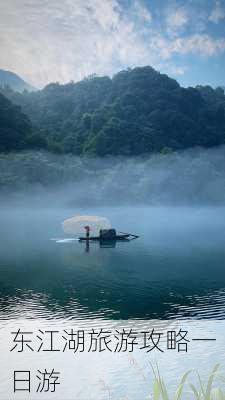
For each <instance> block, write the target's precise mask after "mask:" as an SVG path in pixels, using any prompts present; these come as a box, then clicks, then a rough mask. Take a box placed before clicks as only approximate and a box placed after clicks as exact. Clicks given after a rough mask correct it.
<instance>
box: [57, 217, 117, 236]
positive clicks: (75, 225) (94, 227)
mask: <svg viewBox="0 0 225 400" xmlns="http://www.w3.org/2000/svg"><path fill="white" fill-rule="evenodd" d="M62 225H63V230H64V232H65V233H68V234H73V235H84V234H86V232H85V226H87V225H88V226H89V227H90V234H91V236H93V235H98V234H99V230H100V229H110V228H111V224H110V222H109V220H108V219H107V218H104V217H98V216H94V215H75V216H74V217H71V218H68V219H66V220H65V221H64V222H63V224H62Z"/></svg>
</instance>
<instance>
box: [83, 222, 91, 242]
mask: <svg viewBox="0 0 225 400" xmlns="http://www.w3.org/2000/svg"><path fill="white" fill-rule="evenodd" d="M84 229H85V230H86V239H87V240H88V239H89V237H90V230H91V229H90V226H89V225H86V226H85V227H84Z"/></svg>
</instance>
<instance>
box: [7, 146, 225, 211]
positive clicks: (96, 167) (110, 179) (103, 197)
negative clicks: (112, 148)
mask: <svg viewBox="0 0 225 400" xmlns="http://www.w3.org/2000/svg"><path fill="white" fill-rule="evenodd" d="M224 156H225V147H224V146H221V147H219V148H213V149H201V148H195V149H190V150H185V151H180V152H175V153H171V154H154V155H151V156H143V157H106V158H101V159H100V158H91V157H87V156H85V157H82V158H80V157H76V156H73V155H53V154H49V153H47V152H46V153H45V152H26V153H18V154H11V155H2V156H1V158H0V171H1V172H0V179H1V182H0V183H1V186H0V188H1V189H0V190H1V205H12V206H22V207H23V206H25V207H27V206H29V205H31V206H32V207H34V206H37V207H53V206H55V207H68V206H69V207H71V206H72V207H73V206H79V207H80V206H82V207H84V208H85V207H90V206H92V205H93V206H95V207H96V206H100V207H101V206H108V205H109V206H120V205H135V206H138V205H154V206H156V205H159V206H161V205H166V206H167V205H169V206H179V205H182V206H200V205H224V203H225V157H224Z"/></svg>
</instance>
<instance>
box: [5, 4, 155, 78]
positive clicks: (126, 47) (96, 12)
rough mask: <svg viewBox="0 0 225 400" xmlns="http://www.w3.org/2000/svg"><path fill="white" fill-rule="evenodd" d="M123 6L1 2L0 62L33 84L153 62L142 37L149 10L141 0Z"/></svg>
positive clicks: (108, 71) (148, 19)
mask: <svg viewBox="0 0 225 400" xmlns="http://www.w3.org/2000/svg"><path fill="white" fill-rule="evenodd" d="M134 7H135V11H136V13H137V16H138V18H139V20H140V19H141V20H142V21H140V22H139V23H138V22H135V21H133V19H132V18H131V15H132V13H133V12H134V8H133V9H132V10H128V12H127V13H126V12H124V10H123V9H122V8H121V6H120V4H119V3H118V2H117V1H116V0H104V1H102V0H87V1H85V2H84V1H83V0H76V1H74V0H64V1H63V2H62V1H61V0H55V1H54V2H49V1H48V0H39V1H38V2H36V1H29V2H28V1H27V0H20V1H19V0H8V2H7V3H5V4H3V2H2V3H1V4H0V45H1V57H2V59H1V60H0V64H1V67H2V68H7V69H10V70H15V69H16V72H18V73H20V74H21V75H22V76H24V77H26V78H27V79H28V80H29V81H30V82H31V83H33V84H34V85H37V86H39V85H44V84H46V83H47V82H49V81H57V80H59V81H62V82H66V81H68V80H71V79H73V80H79V79H81V78H83V77H84V76H86V75H89V74H91V73H93V72H95V73H97V74H109V75H111V74H112V73H114V72H115V71H117V70H118V69H120V68H121V67H125V66H132V65H134V64H135V65H136V64H140V65H143V64H146V63H147V64H149V63H154V57H152V56H151V55H150V54H149V52H148V49H147V46H146V44H145V43H144V41H143V40H142V22H143V20H144V21H146V22H150V20H151V14H150V11H148V10H147V8H145V7H144V5H143V4H142V3H141V2H138V1H136V2H135V4H134Z"/></svg>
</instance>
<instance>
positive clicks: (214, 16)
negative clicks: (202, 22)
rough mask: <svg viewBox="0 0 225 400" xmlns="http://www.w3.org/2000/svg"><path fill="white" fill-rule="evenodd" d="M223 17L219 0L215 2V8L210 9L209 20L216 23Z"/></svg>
mask: <svg viewBox="0 0 225 400" xmlns="http://www.w3.org/2000/svg"><path fill="white" fill-rule="evenodd" d="M224 18H225V10H224V9H223V8H222V6H221V4H220V2H219V1H217V2H216V5H215V8H214V9H213V10H212V12H211V14H210V16H209V21H211V22H214V23H215V24H218V22H220V20H222V19H224Z"/></svg>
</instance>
